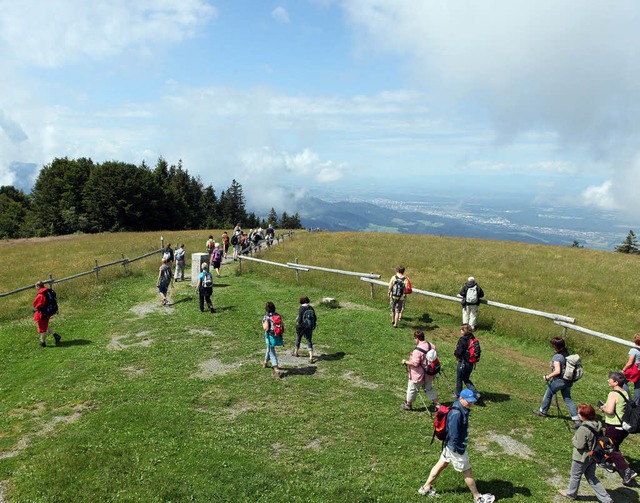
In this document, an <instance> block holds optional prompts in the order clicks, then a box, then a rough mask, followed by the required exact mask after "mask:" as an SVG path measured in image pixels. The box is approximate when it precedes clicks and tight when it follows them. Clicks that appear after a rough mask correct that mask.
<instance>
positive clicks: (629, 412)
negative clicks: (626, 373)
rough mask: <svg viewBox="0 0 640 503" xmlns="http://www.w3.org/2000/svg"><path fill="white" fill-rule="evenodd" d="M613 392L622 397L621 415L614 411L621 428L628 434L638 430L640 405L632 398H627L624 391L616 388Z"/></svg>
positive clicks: (639, 430) (639, 426) (639, 425)
mask: <svg viewBox="0 0 640 503" xmlns="http://www.w3.org/2000/svg"><path fill="white" fill-rule="evenodd" d="M615 392H616V393H618V395H620V396H621V397H622V398H623V399H624V413H623V414H622V417H620V416H618V413H617V412H616V417H617V418H618V420H619V421H620V424H621V425H622V429H623V430H624V431H626V432H628V433H630V434H631V433H638V432H640V407H638V404H637V403H636V402H635V401H634V400H628V399H627V397H626V396H624V393H620V391H618V390H615Z"/></svg>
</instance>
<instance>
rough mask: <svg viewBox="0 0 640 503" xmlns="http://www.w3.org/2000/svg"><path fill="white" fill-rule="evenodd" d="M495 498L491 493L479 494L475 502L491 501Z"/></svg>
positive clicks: (486, 502) (491, 502)
mask: <svg viewBox="0 0 640 503" xmlns="http://www.w3.org/2000/svg"><path fill="white" fill-rule="evenodd" d="M495 500H496V497H495V496H494V495H493V494H481V495H480V496H479V497H478V498H477V499H476V503H493V502H494V501H495Z"/></svg>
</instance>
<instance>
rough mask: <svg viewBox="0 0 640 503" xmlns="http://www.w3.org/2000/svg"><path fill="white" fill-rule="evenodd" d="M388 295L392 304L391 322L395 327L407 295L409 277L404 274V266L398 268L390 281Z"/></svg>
mask: <svg viewBox="0 0 640 503" xmlns="http://www.w3.org/2000/svg"><path fill="white" fill-rule="evenodd" d="M388 295H389V305H390V306H391V324H392V325H393V327H394V328H398V322H399V321H400V319H401V317H402V310H403V309H404V301H405V299H406V297H407V277H406V276H405V274H404V266H399V267H397V268H396V273H395V274H394V275H393V277H392V278H391V280H390V281H389V292H388Z"/></svg>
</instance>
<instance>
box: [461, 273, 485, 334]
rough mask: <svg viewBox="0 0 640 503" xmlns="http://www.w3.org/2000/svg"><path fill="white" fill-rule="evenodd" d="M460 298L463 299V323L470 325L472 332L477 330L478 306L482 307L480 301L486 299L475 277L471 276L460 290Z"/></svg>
mask: <svg viewBox="0 0 640 503" xmlns="http://www.w3.org/2000/svg"><path fill="white" fill-rule="evenodd" d="M458 296H459V297H462V299H461V301H460V302H461V303H462V323H463V324H469V325H470V326H471V330H475V329H476V318H477V317H478V306H479V305H480V299H481V298H482V297H484V292H483V291H482V288H480V285H478V283H476V280H475V278H474V277H473V276H469V279H468V280H467V282H466V283H465V284H464V285H462V288H461V289H460V293H459V294H458Z"/></svg>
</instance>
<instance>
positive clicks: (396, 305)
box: [389, 297, 404, 313]
mask: <svg viewBox="0 0 640 503" xmlns="http://www.w3.org/2000/svg"><path fill="white" fill-rule="evenodd" d="M389 304H390V306H391V311H395V312H396V313H400V312H402V308H403V307H404V300H403V299H394V298H393V297H391V301H390V302H389Z"/></svg>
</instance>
